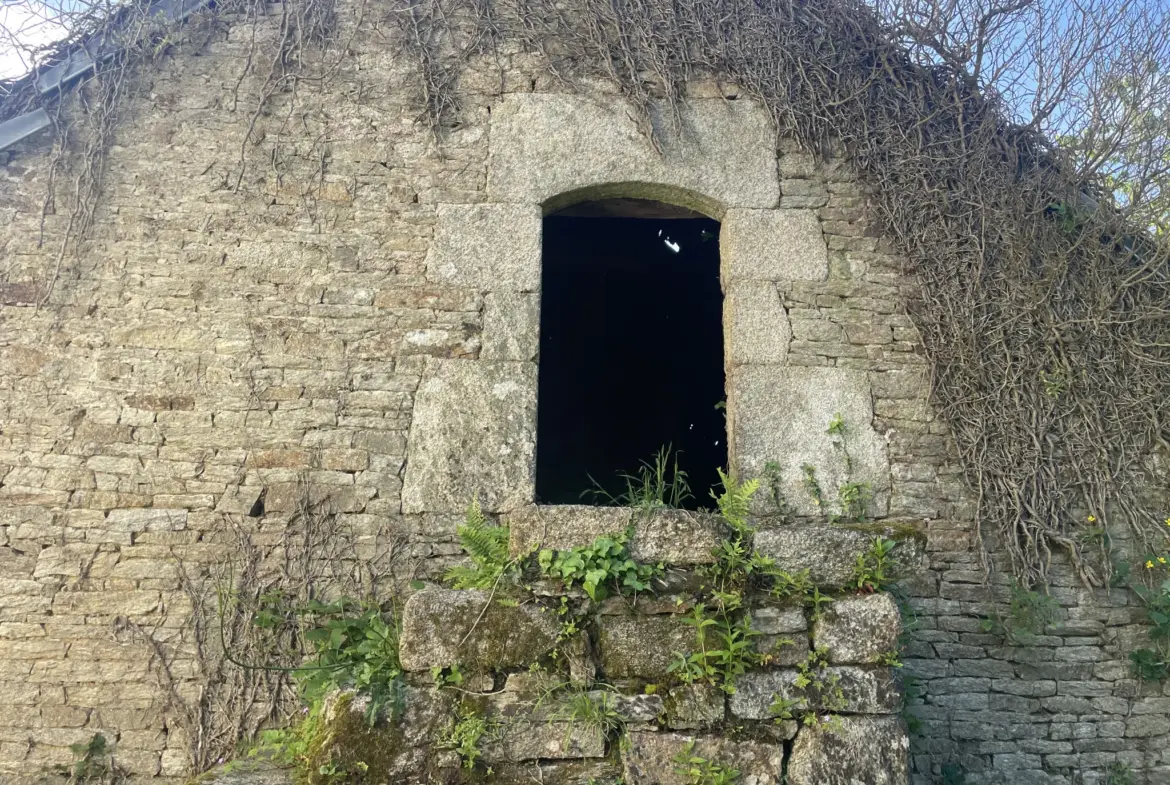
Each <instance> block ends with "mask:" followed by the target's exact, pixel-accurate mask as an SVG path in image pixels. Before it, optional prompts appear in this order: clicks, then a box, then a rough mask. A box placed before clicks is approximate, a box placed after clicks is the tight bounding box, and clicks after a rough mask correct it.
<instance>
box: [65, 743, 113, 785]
mask: <svg viewBox="0 0 1170 785" xmlns="http://www.w3.org/2000/svg"><path fill="white" fill-rule="evenodd" d="M69 751H70V752H71V753H73V757H74V762H73V764H72V765H70V766H57V767H55V770H56V773H58V774H60V775H61V776H64V777H68V778H69V782H70V783H71V784H75V785H121V783H123V782H125V781H126V774H125V772H123V771H122V770H121V769H120V768H118V766H117V765H115V763H114V757H113V752H114V750H113V747H112V746H111V745H110V743H109V741H107V740H106V737H105V736H103V735H102V734H100V733H95V734H94V735H93V736H91V737H90V739H89V741H86V742H79V743H77V744H70V745H69Z"/></svg>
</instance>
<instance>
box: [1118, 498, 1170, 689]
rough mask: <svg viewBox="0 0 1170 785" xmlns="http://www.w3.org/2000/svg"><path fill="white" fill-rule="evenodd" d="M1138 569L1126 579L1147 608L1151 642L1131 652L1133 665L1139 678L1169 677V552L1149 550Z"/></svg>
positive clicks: (1152, 679)
mask: <svg viewBox="0 0 1170 785" xmlns="http://www.w3.org/2000/svg"><path fill="white" fill-rule="evenodd" d="M1166 525H1167V526H1170V518H1167V519H1166ZM1135 572H1136V573H1137V574H1136V575H1132V574H1130V575H1127V583H1128V585H1129V587H1130V588H1131V589H1133V591H1134V593H1135V594H1137V596H1138V599H1140V600H1141V602H1142V606H1143V608H1144V610H1145V616H1146V621H1147V622H1148V623H1149V627H1148V629H1147V634H1148V635H1149V638H1150V645H1149V646H1146V647H1143V648H1140V649H1137V650H1135V651H1132V652H1130V655H1129V662H1130V667H1131V669H1132V670H1133V673H1134V675H1135V676H1137V677H1138V678H1139V679H1143V680H1145V681H1162V680H1163V679H1166V678H1167V677H1170V554H1157V553H1155V554H1150V555H1149V556H1147V557H1146V559H1145V561H1144V562H1143V563H1142V565H1141V568H1140V569H1138V570H1136V571H1135Z"/></svg>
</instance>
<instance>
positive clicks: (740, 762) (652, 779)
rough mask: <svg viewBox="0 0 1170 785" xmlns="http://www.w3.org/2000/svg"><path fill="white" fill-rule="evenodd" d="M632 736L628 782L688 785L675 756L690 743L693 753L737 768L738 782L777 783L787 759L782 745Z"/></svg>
mask: <svg viewBox="0 0 1170 785" xmlns="http://www.w3.org/2000/svg"><path fill="white" fill-rule="evenodd" d="M629 736H630V744H629V748H628V749H626V750H624V751H623V753H622V764H623V768H624V770H625V781H626V783H627V785H687V783H689V782H690V780H689V779H688V778H687V777H686V776H685V775H684V774H680V773H679V772H677V771H676V768H677V766H678V764H676V763H675V762H674V758H675V757H676V756H677V755H679V754H680V753H682V752H683V751H684V750H686V749H687V745H688V744H690V743H691V742H694V747H693V748H692V749H691V754H692V755H695V756H697V757H702V758H706V759H707V760H709V761H712V762H718V763H720V764H722V765H724V766H726V767H728V768H732V769H738V770H739V779H738V780H736V782H737V784H738V785H775V783H777V782H778V781H779V780H780V774H781V766H782V763H783V759H784V748H783V747H782V746H781V745H780V744H768V743H765V742H758V741H731V740H730V739H725V738H720V737H716V736H711V737H706V736H689V735H684V734H680V733H638V732H634V733H631V734H630V735H629Z"/></svg>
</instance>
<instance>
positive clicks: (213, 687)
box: [115, 484, 407, 772]
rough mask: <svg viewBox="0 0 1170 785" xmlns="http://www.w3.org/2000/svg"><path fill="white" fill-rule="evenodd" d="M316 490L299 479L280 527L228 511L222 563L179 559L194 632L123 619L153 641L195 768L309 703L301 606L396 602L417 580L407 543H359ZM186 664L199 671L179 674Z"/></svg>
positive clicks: (127, 630) (126, 630) (171, 710)
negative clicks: (301, 677)
mask: <svg viewBox="0 0 1170 785" xmlns="http://www.w3.org/2000/svg"><path fill="white" fill-rule="evenodd" d="M313 496H314V494H313V491H312V488H311V487H310V486H309V485H307V484H304V485H302V486H300V492H299V494H298V497H297V508H296V510H295V512H294V513H293V514H292V515H291V517H290V518H289V519H288V521H287V522H283V521H282V523H281V524H280V525H279V526H278V527H274V528H273V530H272V531H271V532H267V531H260V530H258V529H256V528H255V526H254V525H252V524H250V523H249V522H248V521H249V520H250V519H240V518H237V517H234V516H225V517H224V524H225V531H224V534H225V542H223V543H222V545H223V551H224V553H225V556H224V557H223V558H221V559H218V560H216V561H214V562H212V563H211V564H200V563H198V562H196V561H192V560H189V559H185V558H182V554H176V555H175V561H176V564H177V565H178V569H179V576H180V582H181V585H182V589H183V592H184V594H185V595H186V597H187V600H188V602H189V604H190V608H189V612H190V614H191V615H190V618H189V620H188V621H186V622H184V624H183V628H182V629H183V630H184V632H183V635H181V636H177V637H176V635H175V633H176V630H175V629H174V628H173V627H169V626H168V625H167V624H166V623H165V622H163V623H160V624H157V625H155V626H154V627H153V628H151V629H143V628H141V627H139V626H138V625H136V624H133V623H131V622H129V621H127V620H125V619H122V620H120V622H119V624H118V625H116V630H115V632H116V634H118V635H121V636H132V638H133V639H135V640H138V641H140V642H142V643H144V644H145V645H146V646H147V647H148V648H149V651H150V653H151V655H152V665H153V668H154V670H155V673H156V674H157V676H158V679H159V682H160V684H161V686H162V688H163V690H164V693H165V694H166V696H167V705H168V708H167V713H168V716H169V717H170V718H172V719H171V722H173V723H174V724H175V725H177V726H178V727H179V728H180V729H181V730H182V731H183V732H184V733H185V734H186V741H187V745H188V759H189V763H190V765H191V770H192V771H194V772H202V771H206V770H207V769H209V768H211V767H212V766H214V765H215V764H216V763H217V762H220V761H222V760H225V759H231V758H232V757H234V756H235V754H236V753H237V752H238V749H239V745H240V744H241V743H250V742H253V741H254V740H255V739H256V738H257V736H258V734H259V732H260V730H261V729H263V728H266V727H276V726H282V725H283V724H286V723H287V721H288V719H289V716H290V714H291V713H292V712H294V711H295V709H296V708H297V707H298V706H299V705H300V701H299V698H298V693H297V689H296V685H295V684H294V682H293V671H294V670H295V669H296V668H298V667H300V666H302V665H303V663H304V660H305V658H306V656H307V655H308V654H309V653H310V652H311V651H312V647H311V646H310V645H309V644H308V641H307V640H306V639H305V632H306V631H307V628H306V626H305V623H304V621H303V618H302V615H301V612H300V611H299V609H300V608H302V607H303V606H305V605H306V604H310V603H313V602H318V603H320V602H331V601H334V600H336V599H337V598H339V597H351V598H357V599H362V600H369V601H371V602H378V601H386V600H388V599H389V598H391V597H392V596H394V594H395V592H396V589H397V588H398V587H396V585H395V581H402V580H406V579H407V576H406V573H405V572H403V574H398V570H400V569H401V570H405V569H406V568H407V565H404V564H403V563H402V562H403V557H404V554H405V551H404V548H403V545H404V543H403V542H402V540H401V539H400V538H397V537H394V536H391V535H388V534H386V533H384V532H378V533H375V534H374V535H373V536H372V537H368V538H359V537H358V536H357V535H356V533H355V532H354V531H353V530H351V529H350V528H349V527H347V526H346V525H344V523H343V522H342V521H341V520H340V519H339V517H338V516H337V515H335V514H333V513H331V512H329V506H328V500H327V499H326V500H325V501H323V502H315V501H314V500H313ZM359 540H361V541H359ZM172 610H178V609H172ZM184 661H186V662H193V664H194V666H195V671H196V672H195V673H193V674H192V673H189V672H186V671H180V670H179V668H178V667H177V665H178V664H179V663H180V662H184ZM186 662H184V664H186ZM192 678H194V679H195V680H194V681H192V680H191V679H192Z"/></svg>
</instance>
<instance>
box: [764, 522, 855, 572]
mask: <svg viewBox="0 0 1170 785" xmlns="http://www.w3.org/2000/svg"><path fill="white" fill-rule="evenodd" d="M872 540H873V538H872V536H871V535H869V534H866V533H865V532H860V531H857V530H854V529H846V528H842V527H839V526H825V525H811V526H784V527H780V528H777V529H769V530H767V531H761V532H758V533H757V534H756V537H755V541H754V545H755V548H756V550H757V551H759V552H760V553H761V554H763V555H765V556H770V557H771V558H773V559H775V560H776V565H777V566H778V567H779V568H780V569H782V570H785V571H787V572H800V571H801V570H808V571H809V577H810V578H812V580H813V581H814V582H815V583H817V584H818V585H822V586H844V585H845V584H846V583H848V582H849V581H850V580H851V579H852V578H853V568H854V565H855V564H856V563H857V557H858V556H860V555H862V554H864V553H865V552H866V551H867V550H869V548H870V545H871V543H872Z"/></svg>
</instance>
